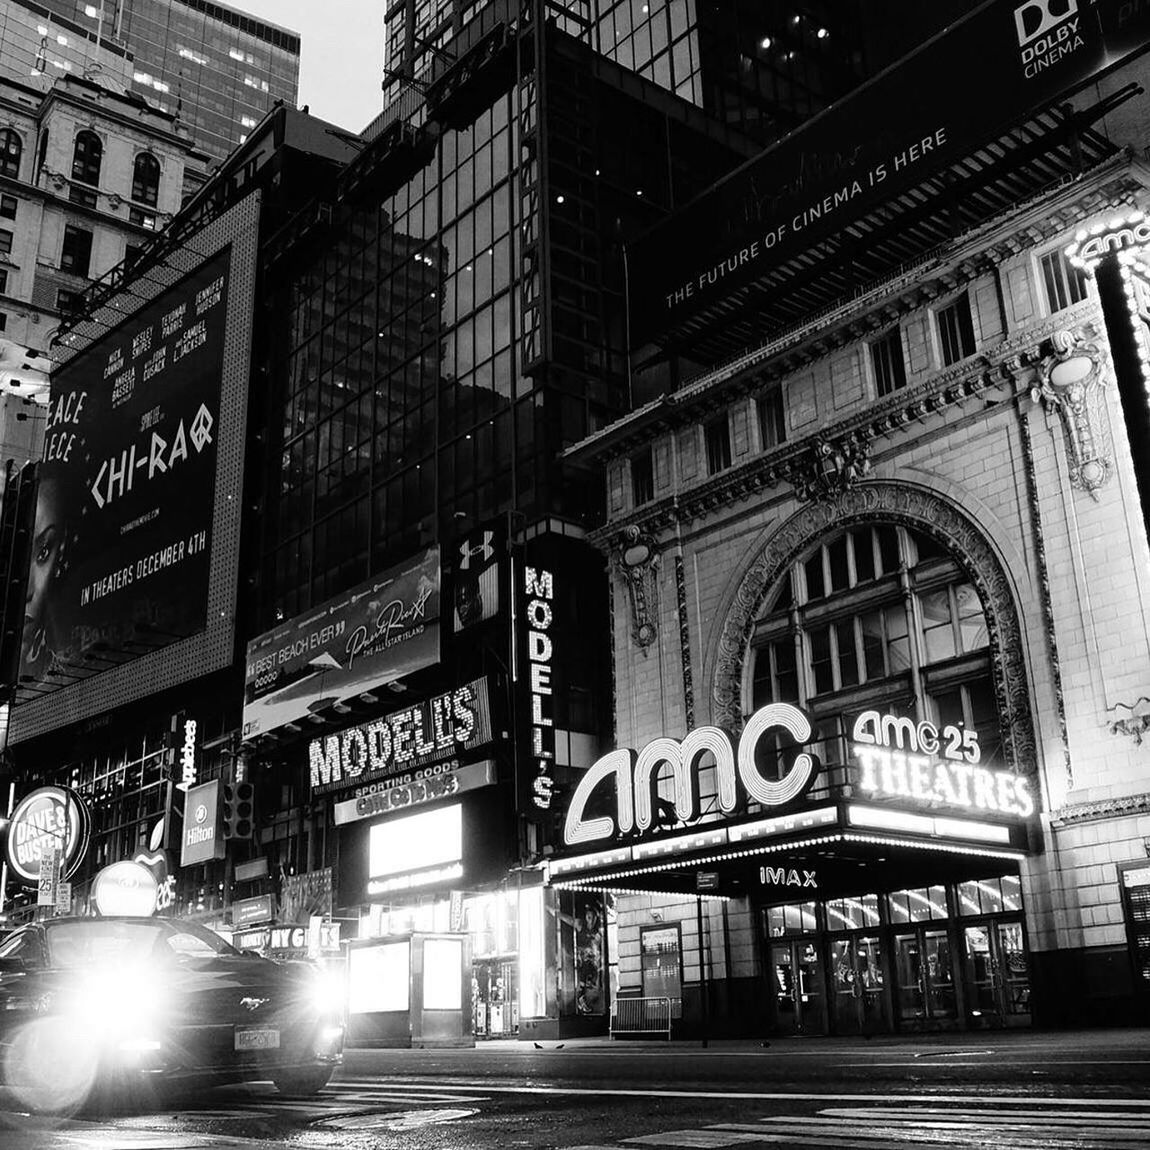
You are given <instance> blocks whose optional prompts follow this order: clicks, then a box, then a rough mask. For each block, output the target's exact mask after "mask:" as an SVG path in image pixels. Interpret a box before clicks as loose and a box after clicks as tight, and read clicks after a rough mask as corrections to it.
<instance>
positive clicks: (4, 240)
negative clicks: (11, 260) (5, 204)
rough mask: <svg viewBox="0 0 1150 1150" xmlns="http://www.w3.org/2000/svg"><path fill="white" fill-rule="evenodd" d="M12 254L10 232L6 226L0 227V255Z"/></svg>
mask: <svg viewBox="0 0 1150 1150" xmlns="http://www.w3.org/2000/svg"><path fill="white" fill-rule="evenodd" d="M11 254H12V233H11V232H10V231H9V230H8V229H7V228H0V256H10V255H11Z"/></svg>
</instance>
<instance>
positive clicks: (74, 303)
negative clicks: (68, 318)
mask: <svg viewBox="0 0 1150 1150" xmlns="http://www.w3.org/2000/svg"><path fill="white" fill-rule="evenodd" d="M83 298H84V293H83V292H78V291H69V289H68V288H61V289H60V290H59V291H58V292H57V293H56V310H57V311H58V312H61V313H62V314H63V315H69V314H71V313H73V312H78V311H79V310H80V304H81V301H82V300H83Z"/></svg>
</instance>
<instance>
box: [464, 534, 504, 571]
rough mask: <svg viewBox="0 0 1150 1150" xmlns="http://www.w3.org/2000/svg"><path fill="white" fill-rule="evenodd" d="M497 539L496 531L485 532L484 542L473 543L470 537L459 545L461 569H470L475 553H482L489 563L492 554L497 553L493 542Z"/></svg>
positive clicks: (485, 561)
mask: <svg viewBox="0 0 1150 1150" xmlns="http://www.w3.org/2000/svg"><path fill="white" fill-rule="evenodd" d="M494 539H495V532H494V531H484V532H483V542H482V543H472V541H471V540H470V539H467V540H464V542H462V543H460V545H459V570H460V571H470V570H471V559H472V557H473V556H475V555H481V556H482V557H483V562H484V563H489V562H490V561H491V558H492V556H494V554H495V548H494V547H493V546H492V542H493V541H494Z"/></svg>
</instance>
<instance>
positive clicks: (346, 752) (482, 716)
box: [308, 679, 492, 794]
mask: <svg viewBox="0 0 1150 1150" xmlns="http://www.w3.org/2000/svg"><path fill="white" fill-rule="evenodd" d="M491 738H492V734H491V699H490V695H489V693H488V688H487V680H486V679H476V680H475V681H474V682H471V683H465V684H464V685H463V686H462V687H457V688H455V690H453V691H445V692H444V693H443V694H441V695H434V696H432V697H431V698H430V699H427V700H426V701H424V702H422V703H416V704H415V705H414V706H411V707H405V708H404V709H403V710H401V711H393V712H392V713H391V714H390V715H384V716H383V717H382V718H379V719H374V720H373V721H372V722H370V723H363V724H361V725H360V726H357V727H349V728H348V729H347V730H345V731H340V732H339V733H338V734H334V735H323V736H321V737H319V738H316V739H312V741H311V743H310V745H309V746H308V761H309V764H310V768H311V786H312V793H313V794H326V793H327V792H329V791H338V790H343V789H346V788H348V787H351V786H356V787H364V786H366V785H367V784H369V783H372V782H375V781H377V780H380V779H392V781H394V779H393V776H395V775H399V774H402V773H404V772H408V771H413V770H416V769H418V768H421V767H424V766H426V765H428V764H430V763H438V762H443V761H444V760H447V759H452V758H454V757H455V756H456V755H458V754H460V753H461V752H462V751H468V750H471V749H472V748H474V747H480V746H483V744H485V743H489V742H491Z"/></svg>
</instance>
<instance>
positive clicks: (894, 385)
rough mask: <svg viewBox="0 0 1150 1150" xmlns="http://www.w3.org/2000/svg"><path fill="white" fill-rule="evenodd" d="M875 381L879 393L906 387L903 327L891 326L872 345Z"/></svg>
mask: <svg viewBox="0 0 1150 1150" xmlns="http://www.w3.org/2000/svg"><path fill="white" fill-rule="evenodd" d="M870 358H871V364H872V366H873V367H874V381H875V386H876V387H877V388H878V393H879V395H890V394H891V392H894V391H898V390H899V389H900V388H903V387H906V363H905V362H904V361H903V358H902V329H901V328H897V327H894V328H891V330H890V331H888V332H887V333H886V335H884V336H880V337H879V338H878V339H876V340H875V341H874V343H872V344H871V345H870Z"/></svg>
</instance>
